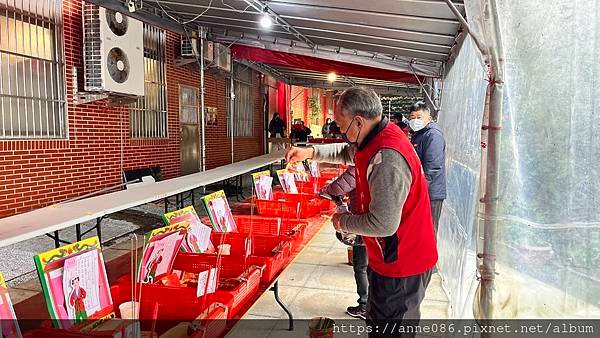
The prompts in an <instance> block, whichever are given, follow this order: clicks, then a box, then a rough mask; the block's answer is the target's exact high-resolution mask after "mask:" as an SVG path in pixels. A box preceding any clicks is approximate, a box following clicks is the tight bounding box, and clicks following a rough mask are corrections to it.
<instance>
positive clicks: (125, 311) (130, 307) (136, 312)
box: [119, 301, 140, 320]
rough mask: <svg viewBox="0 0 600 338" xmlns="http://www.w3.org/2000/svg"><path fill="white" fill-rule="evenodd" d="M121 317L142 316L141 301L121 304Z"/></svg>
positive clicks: (132, 317) (134, 317) (133, 317)
mask: <svg viewBox="0 0 600 338" xmlns="http://www.w3.org/2000/svg"><path fill="white" fill-rule="evenodd" d="M119 312H121V319H134V320H136V319H138V318H139V316H140V303H138V302H134V301H129V302H125V303H121V305H119Z"/></svg>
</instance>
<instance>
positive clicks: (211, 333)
mask: <svg viewBox="0 0 600 338" xmlns="http://www.w3.org/2000/svg"><path fill="white" fill-rule="evenodd" d="M130 285H131V284H130ZM119 291H124V289H121V290H119V287H118V286H117V288H112V287H111V292H113V293H114V292H116V294H115V295H116V296H117V297H121V295H119ZM129 298H131V295H129V296H128V297H127V298H126V299H125V298H123V301H127V300H128V299H129ZM115 304H116V303H115ZM119 304H120V303H119ZM115 307H116V306H115ZM208 309H209V310H208V313H207V314H206V316H205V317H204V318H203V319H202V320H201V322H200V323H199V324H200V325H199V327H198V330H197V331H195V332H194V333H193V334H192V335H191V336H190V338H213V337H214V338H217V337H222V336H223V333H224V332H225V330H226V328H227V322H226V321H227V307H226V306H224V305H223V304H219V303H213V304H211V306H209V307H208ZM116 312H117V315H118V310H116ZM110 320H113V319H110ZM114 320H119V321H120V319H114ZM124 324H129V325H131V324H134V323H133V322H131V321H125V322H124ZM140 324H141V326H142V330H146V331H149V330H150V329H151V328H152V323H151V322H150V321H143V320H142V321H141V323H140ZM157 324H159V325H157V326H156V327H155V329H156V331H155V332H156V333H158V334H162V333H163V332H164V331H166V330H167V329H169V328H171V327H173V326H174V325H176V324H177V322H170V323H169V322H165V321H159V323H157ZM163 324H166V325H163ZM161 326H164V327H163V328H162V329H161V328H160V327H161ZM120 332H122V331H112V332H109V331H105V332H97V331H96V332H94V331H91V332H79V331H76V330H75V329H72V330H63V329H55V328H40V329H35V330H30V331H27V332H25V333H24V334H23V338H84V337H94V338H114V337H120V336H122V335H120Z"/></svg>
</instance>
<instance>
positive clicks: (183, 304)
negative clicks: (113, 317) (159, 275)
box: [110, 275, 233, 329]
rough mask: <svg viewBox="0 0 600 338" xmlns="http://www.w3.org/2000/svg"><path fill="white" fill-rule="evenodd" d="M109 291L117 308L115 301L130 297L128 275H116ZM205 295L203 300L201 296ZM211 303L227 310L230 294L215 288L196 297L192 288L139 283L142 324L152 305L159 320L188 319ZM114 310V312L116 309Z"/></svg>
mask: <svg viewBox="0 0 600 338" xmlns="http://www.w3.org/2000/svg"><path fill="white" fill-rule="evenodd" d="M138 287H139V284H138ZM110 290H111V295H112V297H113V302H114V304H116V305H115V308H117V307H118V304H121V303H123V301H128V300H130V299H131V277H130V276H129V275H126V276H123V277H121V278H119V279H118V281H117V284H115V285H113V286H112V287H111V288H110ZM205 297H207V299H204V298H205ZM117 299H118V300H119V302H117ZM213 303H220V304H222V305H223V306H225V307H226V308H227V309H228V311H231V306H232V305H233V296H232V295H231V294H230V293H228V292H224V291H222V290H218V289H217V290H216V291H215V292H214V293H211V294H208V295H206V296H204V297H200V298H198V297H196V288H190V287H169V286H163V285H157V284H143V285H142V299H141V305H140V319H141V320H142V323H143V324H144V323H147V322H149V321H150V320H151V319H152V317H153V311H154V306H155V304H158V314H157V318H158V319H159V320H161V321H190V320H194V319H196V318H197V317H198V316H199V315H200V314H202V313H204V312H205V311H206V310H207V309H209V308H210V306H211V305H212V304H213ZM116 311H117V312H118V308H117V309H116ZM142 329H144V327H142Z"/></svg>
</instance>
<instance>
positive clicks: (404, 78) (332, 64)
mask: <svg viewBox="0 0 600 338" xmlns="http://www.w3.org/2000/svg"><path fill="white" fill-rule="evenodd" d="M231 52H232V54H233V55H234V56H235V57H236V58H242V59H247V60H252V61H256V62H262V63H266V64H270V65H274V66H284V67H290V68H297V69H305V70H312V71H317V72H323V73H329V72H335V73H336V74H337V75H345V76H356V77H362V78H367V79H378V80H386V81H396V82H404V83H413V84H418V83H419V82H418V81H417V79H416V78H415V76H414V75H413V74H412V73H405V72H398V71H393V70H388V69H381V68H375V67H369V66H363V65H358V64H353V63H347V62H341V61H335V60H327V59H322V58H318V57H314V56H306V55H300V54H292V53H286V52H278V51H274V50H268V49H262V48H258V47H249V46H242V45H233V46H232V47H231ZM420 79H421V81H423V80H424V78H423V77H420Z"/></svg>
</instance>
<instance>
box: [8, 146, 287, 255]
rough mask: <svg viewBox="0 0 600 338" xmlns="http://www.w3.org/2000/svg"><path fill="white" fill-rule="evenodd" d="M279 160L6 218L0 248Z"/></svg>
mask: <svg viewBox="0 0 600 338" xmlns="http://www.w3.org/2000/svg"><path fill="white" fill-rule="evenodd" d="M282 159H283V152H275V153H271V154H267V155H262V156H258V157H253V158H251V159H248V160H244V161H240V162H236V163H232V164H228V165H225V166H221V167H218V168H215V169H211V170H207V171H205V172H199V173H194V174H190V175H186V176H181V177H177V178H173V179H169V180H164V181H160V182H156V183H151V184H145V185H143V186H140V187H136V188H135V189H128V190H121V191H117V192H113V193H108V194H104V195H100V196H94V197H90V198H85V199H81V200H77V201H73V202H67V203H63V204H54V205H51V206H48V207H45V208H41V209H37V210H33V211H30V212H26V213H23V214H18V215H14V216H10V217H5V218H2V219H0V247H4V246H7V245H10V244H14V243H17V242H21V241H24V240H27V239H30V238H34V237H36V236H39V235H43V234H47V233H51V232H53V231H57V230H61V229H65V228H68V227H70V226H73V225H75V224H78V223H82V222H86V221H89V220H92V219H95V218H98V217H102V216H104V215H108V214H112V213H115V212H117V211H121V210H125V209H129V208H132V207H135V206H138V205H142V204H146V203H149V202H152V201H156V200H160V199H163V198H165V197H169V196H173V195H176V194H179V193H182V192H186V191H189V190H191V189H196V188H199V187H202V186H206V185H209V184H212V183H215V182H219V181H222V180H224V179H227V178H231V177H235V176H238V175H242V174H244V173H247V172H250V171H252V170H255V169H258V168H261V167H264V166H267V165H269V164H271V163H274V162H278V161H281V160H282Z"/></svg>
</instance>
